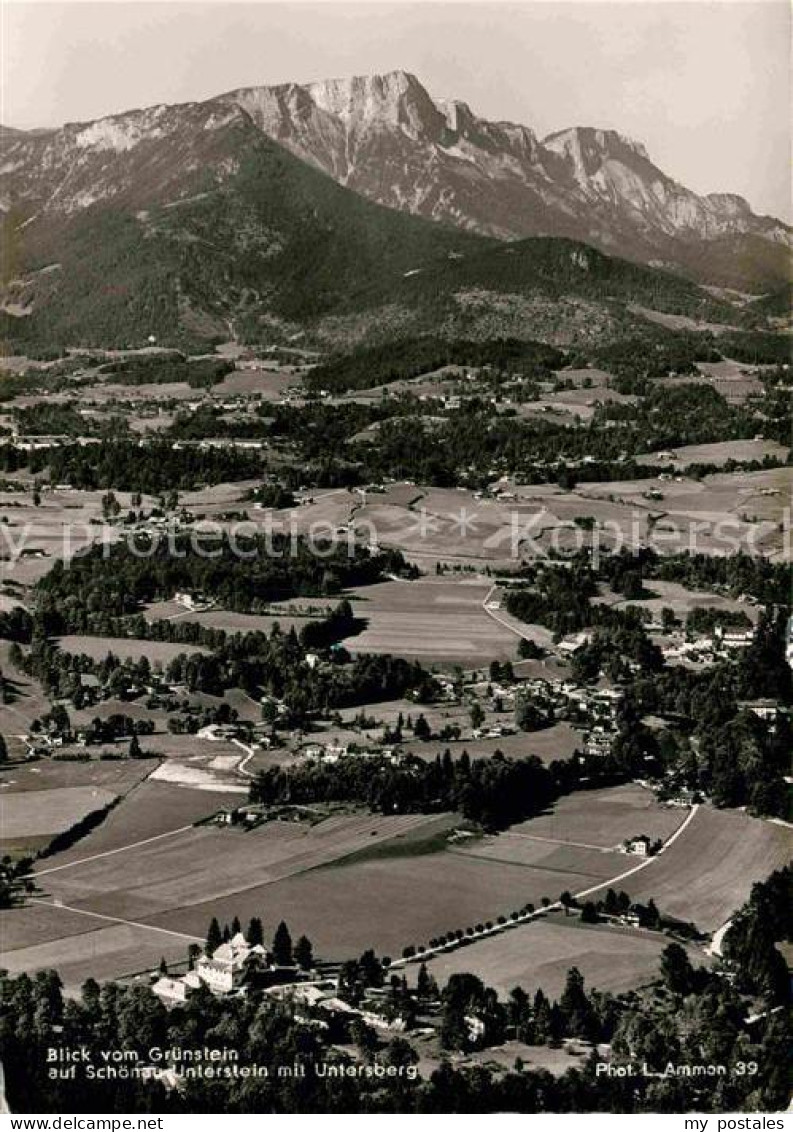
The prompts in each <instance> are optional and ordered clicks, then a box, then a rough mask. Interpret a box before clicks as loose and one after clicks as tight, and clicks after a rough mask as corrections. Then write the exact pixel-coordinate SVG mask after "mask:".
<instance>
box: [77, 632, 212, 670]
mask: <svg viewBox="0 0 793 1132" xmlns="http://www.w3.org/2000/svg"><path fill="white" fill-rule="evenodd" d="M55 639H56V640H57V642H58V644H59V645H60V647H61V648H62V649H63V651H64V652H69V653H78V654H82V653H84V654H85V655H86V656H90V657H91V659H92V660H104V659H105V657H106V656H108V654H109V653H112V654H113V656H115V657H118V659H119V660H140V659H141V658H142V657H144V656H145V657H147V658H148V659H149V660H150V661H151V662H152V664H157V662H158V661H159V662H160V663H161V664H167V663H168V661H169V660H173V658H174V657H175V656H180V655H181V654H183V653H197V652H203V653H206V652H208V650H207V649H205V648H201V647H200V646H199V645H183V644H171V643H170V642H169V641H144V640H137V639H136V638H134V637H88V636H85V637H84V636H74V635H71V634H70V635H68V636H65V637H56V638H55Z"/></svg>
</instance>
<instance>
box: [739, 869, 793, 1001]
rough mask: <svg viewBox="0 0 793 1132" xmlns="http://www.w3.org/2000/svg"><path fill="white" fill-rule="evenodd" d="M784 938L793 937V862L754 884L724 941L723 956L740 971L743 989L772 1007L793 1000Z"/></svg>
mask: <svg viewBox="0 0 793 1132" xmlns="http://www.w3.org/2000/svg"><path fill="white" fill-rule="evenodd" d="M783 940H793V865H787V866H786V867H785V868H784V869H779V870H777V871H776V872H774V873H772V874H771V876H770V877H769V878H768V880H765V881H763V882H762V883H760V884H755V885H753V886H752V891H751V893H750V896H749V900H748V901H747V903H746V904H744V906H743V908H742V909H741V911H740V912H739V913H738V915H737V916H735V918H734V919H733V920H732V922H731V924H730V926H729V928H728V929H727V931H726V932H725V935H724V939H723V941H722V955H723V956H724V958H725V959H726V960H727V961H728V963H729V964H730V965H731V966H732V967H734V969H735V970H736V971H737V973H738V978H739V989H741V990H743V991H747V992H748V993H750V994H757V995H760V996H761V997H762V998H763V1000H764V1001H765V1003H766V1004H767V1005H768V1006H769V1007H774V1006H780V1005H787V1004H789V1003H790V998H791V989H790V974H789V971H788V966H787V963H786V961H785V959H784V958H783V956H782V953H781V952H780V951H779V950H778V949H777V947H776V944H777V943H779V942H781V941H783Z"/></svg>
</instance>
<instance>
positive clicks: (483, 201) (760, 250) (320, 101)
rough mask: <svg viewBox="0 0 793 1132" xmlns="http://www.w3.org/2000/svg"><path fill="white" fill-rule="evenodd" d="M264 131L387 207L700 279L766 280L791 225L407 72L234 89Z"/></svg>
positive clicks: (642, 154)
mask: <svg viewBox="0 0 793 1132" xmlns="http://www.w3.org/2000/svg"><path fill="white" fill-rule="evenodd" d="M219 101H221V102H223V103H225V104H227V105H233V106H240V107H242V108H243V109H244V110H246V111H247V112H248V113H249V114H250V115H251V118H252V120H253V121H254V122H255V123H256V125H257V126H258V127H259V128H260V129H261V130H263V131H264V132H265V133H266V134H267V135H268V136H269V137H271V138H273V139H274V140H275V141H277V142H279V143H280V144H281V145H284V146H286V147H287V148H288V149H290V150H291V151H292V153H294V154H296V155H297V156H298V157H301V158H303V159H304V160H306V161H311V162H312V163H313V164H315V165H316V166H317V167H318V168H320V169H322V170H324V171H325V172H326V173H329V174H330V176H332V177H333V178H334V179H335V180H336V181H338V182H339V183H340V184H342V185H346V186H347V187H348V188H351V189H354V190H355V191H356V192H358V193H361V194H362V195H363V196H366V197H369V199H370V200H375V201H377V202H378V203H379V204H384V205H387V206H388V207H389V208H398V209H401V210H403V211H406V212H411V213H413V214H415V215H419V216H425V217H427V218H428V219H432V220H440V221H445V222H447V223H451V224H454V225H456V226H457V227H460V228H463V229H465V230H468V231H473V232H479V233H481V234H483V235H487V236H495V237H498V238H499V239H521V238H522V237H525V236H569V237H572V238H573V239H577V240H583V241H585V242H587V243H590V244H593V245H594V246H595V247H599V248H601V250H603V251H605V252H608V253H609V254H611V255H619V256H623V257H625V258H628V259H633V260H636V261H638V262H645V263H650V264H651V265H653V266H661V267H668V268H671V269H672V270H682V271H683V272H685V273H687V274H690V275H691V276H692V277H694V278H699V279H702V280H704V281H706V282H710V283H715V284H723V285H725V286H735V287H739V288H740V287H749V288H755V287H760V288H761V289H762V288H764V287H766V286H769V285H770V286H774V285H779V284H780V283H782V282H783V281H784V280H785V279H786V278H787V274H786V272H787V271H788V266H787V251H786V244H787V241H788V237H789V235H790V231H789V229H788V228H787V227H786V226H785V225H784V224H782V223H781V222H780V221H778V220H775V219H774V218H773V217H768V216H757V215H755V214H754V213H753V212H752V210H751V208H750V207H749V205H748V203H747V202H746V201H745V200H744V199H743V198H742V197H740V196H737V195H735V194H731V193H713V194H710V195H708V196H698V195H697V194H696V193H694V192H692V191H691V190H690V189H687V188H685V187H684V186H683V185H680V184H678V183H677V182H676V181H674V180H673V179H672V178H671V177H668V176H667V175H666V174H665V173H663V172H662V171H661V170H660V169H659V168H658V167H657V166H656V165H654V164H653V162H652V161H651V159H650V157H649V155H648V153H647V151H646V149H645V148H644V146H643V145H642V144H641V143H640V142H636V141H632V140H631V139H630V138H626V137H623V136H622V135H621V134H618V133H617V132H616V131H614V130H599V129H594V128H592V127H588V126H586V127H574V128H571V129H566V130H561V131H559V132H556V133H553V134H550V135H549V136H548V137H545V138H542V139H540V138H538V137H537V136H536V134H535V133H534V131H533V130H532V129H531V128H530V127H528V126H525V125H519V124H516V123H513V122H490V121H487V120H486V119H484V118H480V117H478V116H477V115H476V114H475V113H474V112H473V111H472V110H471V108H470V107H469V106H468V105H467V104H466V103H465V102H460V101H456V100H453V101H448V100H441V99H433V98H432V97H431V96H430V95H429V93H428V92H427V90H426V89H425V87H424V86H422V84H421V83H420V82H419V80H418V79H417V78H416V77H415V76H414V75H411V74H407V73H405V72H404V71H394V72H392V73H390V74H386V75H371V76H362V77H356V78H352V79H342V80H329V81H325V82H317V83H308V84H305V85H298V84H295V83H288V84H285V85H281V86H271V87H267V86H264V87H253V88H246V89H241V90H235V91H232V92H231V93H229V94H227V95H224V96H221V98H220V99H219Z"/></svg>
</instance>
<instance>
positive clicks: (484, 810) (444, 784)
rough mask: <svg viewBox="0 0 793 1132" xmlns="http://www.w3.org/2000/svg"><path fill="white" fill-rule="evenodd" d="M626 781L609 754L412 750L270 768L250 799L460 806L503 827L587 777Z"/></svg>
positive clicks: (405, 808) (390, 808) (378, 807)
mask: <svg viewBox="0 0 793 1132" xmlns="http://www.w3.org/2000/svg"><path fill="white" fill-rule="evenodd" d="M618 780H620V778H619V776H618V775H617V774H615V772H614V770H613V767H612V766H611V764H610V763H609V761H608V760H606V759H591V760H588V759H583V760H581V761H571V762H553V763H551V764H550V766H545V765H544V764H543V763H542V762H541V760H540V759H538V758H536V757H535V756H533V755H530V756H528V757H526V758H521V759H512V758H506V757H505V756H504V755H503V754H501V753H500V752H496V753H495V754H494V755H493V756H492V757H491V758H489V759H476V760H473V761H472V760H471V758H470V757H469V755H468V754H467V752H465V751H463V752H462V754H461V755H460V756H459V757H458V758H456V759H453V758H452V756H451V754H450V752H449V751H446V752H444V754H443V755H439V756H438V757H437V758H436V759H434V760H433V761H431V762H428V761H425V760H423V759H420V758H416V757H414V756H410V755H406V756H405V757H404V758H403V759H402V760H401V761H400V763H399V764H398V765H396V766H395V765H393V764H392V762H391V760H390V759H386V758H379V757H368V758H360V759H359V758H355V757H350V758H346V759H341V760H339V761H338V762H336V763H332V764H325V763H322V762H315V761H312V760H308V761H305V762H303V763H301V764H300V765H298V766H294V767H271V768H268V769H266V770H264V771H262V772H260V773H259V775H258V776H257V777H256V779H255V780H254V781H253V782H252V784H251V788H250V798H251V801H252V802H259V803H264V804H266V805H275V804H279V803H283V802H287V801H289V802H292V803H301V802H318V801H335V802H356V803H359V804H364V805H368V806H370V807H371V809H372V810H375V811H378V812H381V813H409V812H419V813H436V812H439V811H443V810H457V811H459V812H460V813H462V815H463V816H464V817H465V818H468V819H469V820H471V821H474V822H477V823H478V824H480V825H482V826H483V827H484V828H485V829H490V830H496V829H503V828H505V827H506V826H508V825H511V824H513V823H514V822H518V821H523V820H525V819H526V818H528V817H531V816H532V815H533V814H537V813H539V812H540V811H541V810H543V809H544V808H545V807H546V806H548V805H549V804H550V803H551V802H553V801H555V800H556V799H557V798H558V797H559V796H560V795H561V794H563V793H566V792H568V791H570V790H574V789H576V788H577V787H579V786H581V785H582V784H583V783H584V782H586V784H587V785H588V786H592V785H594V784H597V785H601V786H602V785H608V784H609V783H611V782H612V781H618Z"/></svg>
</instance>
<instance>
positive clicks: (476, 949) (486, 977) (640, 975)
mask: <svg viewBox="0 0 793 1132" xmlns="http://www.w3.org/2000/svg"><path fill="white" fill-rule="evenodd" d="M668 943H669V940H668V938H667V937H666V936H664V935H661V934H659V933H653V932H648V931H640V930H638V929H633V928H623V927H611V926H607V925H605V924H595V925H590V924H582V923H581V922H580V920H579V919H578V918H577V917H573V916H571V917H569V918H565V917H564V916H563V915H561V914H553V915H551V916H548V917H547V918H540V919H537V920H533V921H532V922H531V923H528V924H521V925H518V926H517V927H513V928H509V929H508V930H507V931H504V932H501V933H499V934H498V935H493V936H490V937H489V938H487V939H482V940H479V941H478V942H476V943H473V944H469V945H468V946H466V947H461V948H458V949H457V950H456V951H452V952H449V953H448V954H446V955H438V956H435V957H434V958H433V959H431V960H429V962H428V963H427V967H428V970H429V971H430V972H431V974H432V975H434V977H435V978H436V979H437V980H438V982H439V983H440V984H441V985H442V984H443V983H444V982H445V981H446V980H447V979H448V978H449V976H450V975H453V974H456V973H458V972H462V971H468V972H470V973H471V974H473V975H478V976H479V978H480V979H482V980H483V982H484V983H486V984H487V985H488V986H491V987H494V988H495V989H496V990H497V991H498V992H499V994H500V995H502V996H504V997H506V996H507V995H508V994H509V992H510V991H511V990H512V989H513V987H516V986H519V987H522V988H523V989H524V990H525V991H527V992H528V993H530V994H533V993H534V992H535V991H536V990H537V989H538V988H542V990H543V991H544V992H545V993H546V994H547V995H548V996H549V997H556V996H558V995H559V994H560V993H561V991H562V990H563V988H564V984H565V979H566V977H567V972H568V970H569V969H570V968H571V967H577V968H578V969H579V971H580V972H581V974H582V975H583V976H584V980H585V982H586V985H587V987H588V988H589V989H590V990H592V989H593V988H596V989H597V990H599V991H608V992H610V993H612V994H618V993H620V992H621V991H626V990H630V989H634V988H636V987H640V986H642V985H643V984H645V983H649V982H652V981H653V980H654V979H656V978H658V974H659V966H660V956H661V952H662V951H663V949H664V948H665V947H666V946H667V944H668ZM689 951H690V956H691V959H692V962H694V963H695V964H700V965H701V964H702V963H703V961H704V956H703V955H702V953H701V952H698V951H695V949H693V948H691V949H689ZM408 971H409V972H410V973H411V977H415V976H414V972H415V971H416V968H408Z"/></svg>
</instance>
